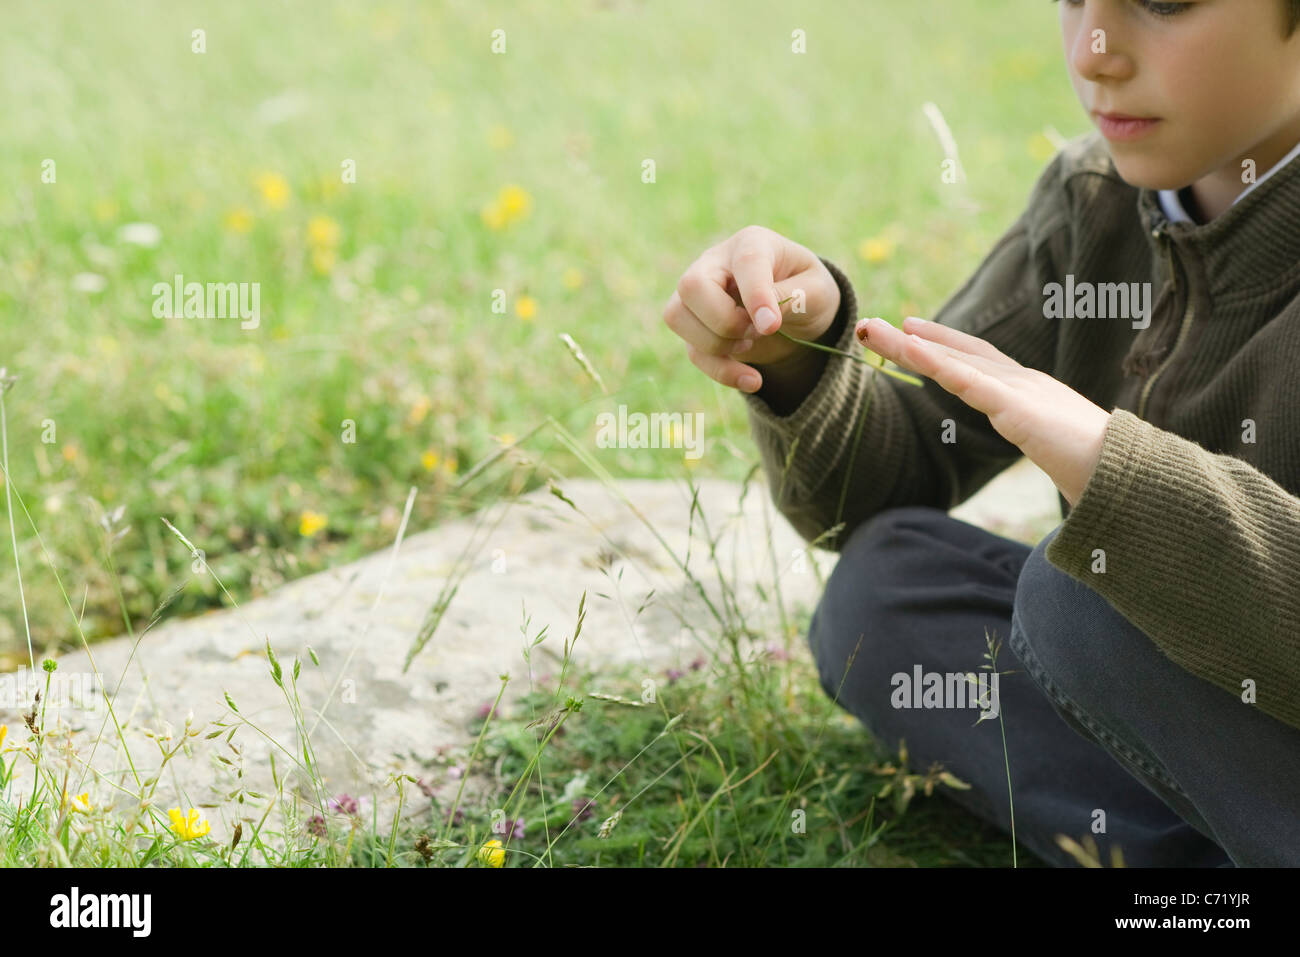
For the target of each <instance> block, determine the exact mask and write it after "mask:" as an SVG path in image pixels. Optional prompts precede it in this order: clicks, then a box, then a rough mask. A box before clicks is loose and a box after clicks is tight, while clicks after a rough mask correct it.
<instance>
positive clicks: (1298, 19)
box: [1283, 0, 1300, 37]
mask: <svg viewBox="0 0 1300 957" xmlns="http://www.w3.org/2000/svg"><path fill="white" fill-rule="evenodd" d="M1283 2H1284V3H1285V4H1286V35H1287V36H1288V37H1290V36H1291V34H1293V33H1295V31H1296V27H1300V0H1283Z"/></svg>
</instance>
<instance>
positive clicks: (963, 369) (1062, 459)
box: [856, 316, 1110, 508]
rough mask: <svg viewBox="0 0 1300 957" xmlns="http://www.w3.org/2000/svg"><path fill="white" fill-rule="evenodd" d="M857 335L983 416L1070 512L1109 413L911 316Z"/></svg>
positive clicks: (860, 328)
mask: <svg viewBox="0 0 1300 957" xmlns="http://www.w3.org/2000/svg"><path fill="white" fill-rule="evenodd" d="M856 332H857V336H858V341H859V342H861V343H862V344H863V345H864V346H865V347H866V348H868V349H870V350H871V351H872V352H875V353H878V354H879V355H882V356H884V357H885V358H886V359H889V360H890V361H891V362H894V363H895V364H897V365H899V366H901V367H902V368H904V369H907V370H909V371H911V372H915V373H918V374H919V375H923V376H926V377H927V378H930V379H933V380H934V381H935V382H937V383H939V385H941V386H942V387H943V388H944V389H946V390H947V391H949V392H951V393H952V394H953V395H955V396H957V398H959V399H961V400H962V401H963V402H965V403H966V404H967V405H969V406H970V407H971V408H972V409H977V410H979V411H980V412H983V413H984V414H985V415H987V416H988V417H989V422H990V423H991V424H992V426H993V428H994V429H996V430H997V432H998V434H999V435H1001V436H1002V437H1003V438H1004V439H1006V440H1007V441H1008V442H1010V443H1011V444H1012V445H1014V446H1016V447H1017V448H1019V449H1020V451H1022V452H1024V453H1025V455H1026V457H1028V458H1029V460H1030V461H1032V462H1033V463H1034V464H1035V465H1037V466H1038V467H1039V468H1041V469H1042V470H1043V471H1044V472H1046V473H1047V475H1048V476H1049V477H1050V478H1051V480H1052V481H1053V482H1054V483H1055V484H1056V487H1057V488H1058V489H1060V491H1061V494H1062V495H1064V496H1065V500H1066V501H1067V502H1069V503H1070V506H1071V507H1072V508H1073V507H1074V505H1075V503H1076V502H1078V500H1079V496H1081V495H1082V494H1083V489H1084V486H1086V485H1087V484H1088V479H1089V478H1090V477H1091V475H1092V472H1093V469H1095V468H1096V466H1097V459H1098V458H1099V457H1100V455H1101V443H1102V436H1103V435H1104V433H1105V431H1106V424H1107V423H1108V422H1109V421H1110V413H1109V412H1107V411H1106V410H1105V409H1103V408H1102V407H1101V406H1099V405H1097V404H1096V403H1095V402H1092V401H1091V400H1089V399H1086V398H1084V397H1083V396H1082V395H1080V394H1079V393H1077V392H1075V391H1074V390H1073V389H1071V388H1070V387H1069V386H1067V385H1065V384H1064V383H1061V382H1058V381H1056V380H1055V379H1053V378H1052V377H1051V376H1050V375H1048V374H1047V373H1045V372H1039V371H1038V370H1037V369H1027V368H1025V367H1024V366H1022V365H1021V364H1020V363H1018V362H1016V361H1015V360H1013V359H1009V358H1007V357H1006V356H1005V355H1003V354H1002V353H1001V352H999V351H998V350H997V349H996V348H994V347H993V346H992V345H991V344H990V343H988V342H985V341H984V340H983V339H978V338H976V337H975V336H972V335H968V334H967V333H964V332H961V331H960V330H957V329H953V328H951V327H950V326H945V325H942V324H940V323H937V322H927V321H926V320H924V319H917V318H915V317H912V316H909V317H908V318H907V319H905V320H904V321H903V329H902V330H901V331H900V330H899V329H897V328H896V327H894V326H893V325H891V324H890V323H888V322H886V321H884V320H883V319H869V320H862V321H860V322H859V323H858V325H857V327H856ZM864 333H869V337H866V336H864Z"/></svg>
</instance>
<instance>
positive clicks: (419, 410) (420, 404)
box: [406, 395, 433, 425]
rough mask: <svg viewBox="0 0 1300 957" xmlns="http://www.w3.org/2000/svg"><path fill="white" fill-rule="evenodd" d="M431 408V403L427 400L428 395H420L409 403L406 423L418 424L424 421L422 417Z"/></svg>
mask: <svg viewBox="0 0 1300 957" xmlns="http://www.w3.org/2000/svg"><path fill="white" fill-rule="evenodd" d="M432 408H433V403H432V402H430V401H429V397H428V396H427V395H422V396H420V397H419V398H418V399H416V400H415V401H414V402H412V403H411V411H410V412H409V413H407V416H406V424H407V425H419V424H420V423H421V422H423V421H424V417H425V416H426V415H428V414H429V410H430V409H432Z"/></svg>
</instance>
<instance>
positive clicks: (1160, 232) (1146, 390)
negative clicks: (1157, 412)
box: [1137, 226, 1196, 419]
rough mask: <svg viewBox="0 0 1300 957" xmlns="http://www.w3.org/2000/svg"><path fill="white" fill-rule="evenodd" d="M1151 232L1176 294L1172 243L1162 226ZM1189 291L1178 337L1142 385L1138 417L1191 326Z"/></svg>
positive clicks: (1192, 312)
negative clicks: (1164, 258) (1162, 254)
mask: <svg viewBox="0 0 1300 957" xmlns="http://www.w3.org/2000/svg"><path fill="white" fill-rule="evenodd" d="M1151 232H1152V234H1153V235H1154V236H1155V237H1156V239H1158V240H1160V241H1161V243H1162V244H1163V246H1164V249H1165V254H1166V256H1167V257H1168V260H1169V278H1170V281H1171V282H1172V283H1173V286H1174V292H1175V294H1177V292H1178V269H1177V266H1176V264H1175V262H1174V251H1173V244H1172V243H1171V242H1170V240H1169V236H1168V235H1167V234H1166V233H1165V231H1164V229H1163V227H1161V226H1157V227H1156V228H1155V229H1153V230H1152V231H1151ZM1190 292H1191V290H1190V289H1189V290H1188V293H1189V295H1188V297H1187V308H1186V309H1185V310H1184V312H1183V319H1182V324H1181V325H1180V326H1179V327H1178V338H1177V339H1176V340H1175V341H1174V346H1173V348H1172V349H1170V350H1169V355H1167V356H1165V360H1164V362H1162V363H1160V365H1159V366H1157V367H1156V371H1155V372H1153V373H1151V378H1149V379H1147V381H1146V385H1144V386H1143V387H1142V395H1141V396H1140V397H1139V399H1138V409H1137V415H1138V418H1139V419H1140V418H1143V417H1144V413H1145V412H1146V407H1147V400H1148V399H1150V398H1151V389H1152V387H1153V386H1154V385H1155V384H1156V379H1158V378H1159V377H1160V373H1162V372H1164V371H1165V368H1166V367H1167V366H1168V365H1169V363H1170V362H1171V361H1173V358H1174V354H1175V353H1176V352H1177V351H1178V347H1179V346H1180V345H1182V344H1183V340H1184V339H1186V338H1187V330H1188V329H1189V328H1191V325H1192V317H1193V316H1195V315H1196V304H1195V303H1194V302H1193V301H1192V297H1191V295H1190Z"/></svg>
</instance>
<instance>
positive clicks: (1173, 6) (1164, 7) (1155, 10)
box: [1052, 0, 1193, 17]
mask: <svg viewBox="0 0 1300 957" xmlns="http://www.w3.org/2000/svg"><path fill="white" fill-rule="evenodd" d="M1052 2H1053V3H1057V2H1059V0H1052ZM1065 2H1066V5H1067V6H1071V7H1079V6H1082V5H1083V0H1065ZM1134 2H1135V3H1137V4H1138V5H1139V6H1141V7H1142V8H1144V9H1145V10H1146V11H1147V12H1149V13H1152V14H1154V15H1155V16H1157V17H1176V16H1177V15H1178V14H1180V13H1183V12H1184V11H1186V10H1187V8H1188V7H1191V6H1193V4H1190V3H1158V2H1156V0H1134Z"/></svg>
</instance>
